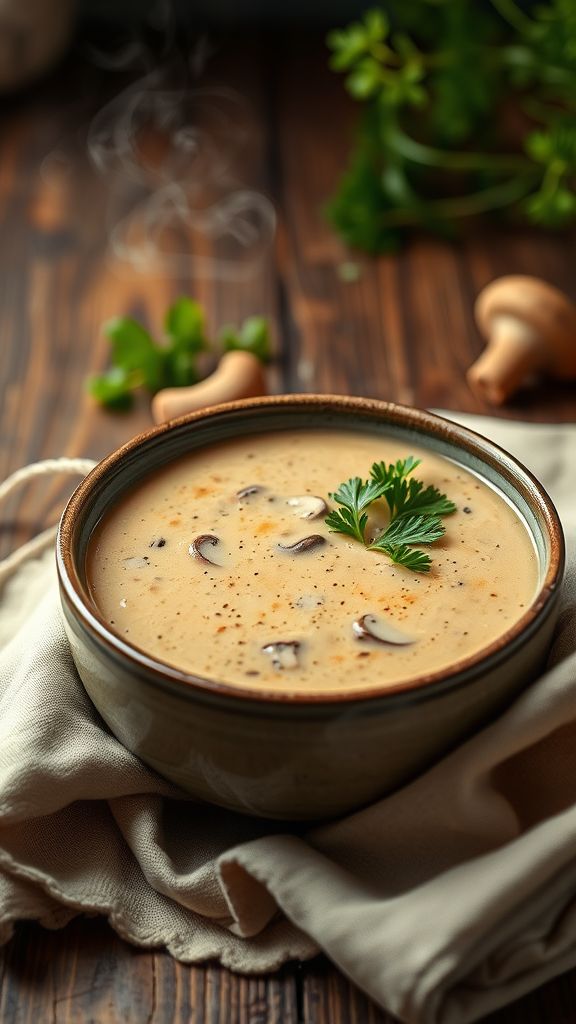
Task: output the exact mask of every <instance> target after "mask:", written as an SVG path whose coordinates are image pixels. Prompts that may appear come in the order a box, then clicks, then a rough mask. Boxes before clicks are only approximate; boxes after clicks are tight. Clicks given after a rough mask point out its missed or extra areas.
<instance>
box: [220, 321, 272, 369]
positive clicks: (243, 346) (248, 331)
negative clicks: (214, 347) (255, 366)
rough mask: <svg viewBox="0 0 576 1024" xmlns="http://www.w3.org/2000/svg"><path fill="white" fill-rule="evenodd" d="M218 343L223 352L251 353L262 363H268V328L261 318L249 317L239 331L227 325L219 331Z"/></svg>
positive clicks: (269, 354)
mask: <svg viewBox="0 0 576 1024" xmlns="http://www.w3.org/2000/svg"><path fill="white" fill-rule="evenodd" d="M220 343H221V345H222V346H223V348H224V351H225V352H234V351H238V350H240V351H242V352H252V354H253V355H255V356H256V357H257V358H258V359H260V360H261V361H262V362H263V363H266V362H268V360H269V359H270V356H271V354H272V346H271V343H270V328H269V326H268V321H267V320H266V319H265V317H263V316H249V317H247V319H246V320H244V322H243V324H242V326H241V327H240V330H238V328H237V327H235V326H234V325H233V324H228V325H227V326H226V327H223V328H222V330H221V331H220Z"/></svg>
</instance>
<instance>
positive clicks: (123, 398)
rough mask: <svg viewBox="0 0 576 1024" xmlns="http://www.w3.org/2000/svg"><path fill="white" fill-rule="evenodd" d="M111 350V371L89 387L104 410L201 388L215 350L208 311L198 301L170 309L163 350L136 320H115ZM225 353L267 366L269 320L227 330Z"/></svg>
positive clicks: (108, 329) (109, 331)
mask: <svg viewBox="0 0 576 1024" xmlns="http://www.w3.org/2000/svg"><path fill="white" fill-rule="evenodd" d="M104 333H105V334H106V335H107V337H108V338H109V340H110V345H111V353H110V355H111V362H112V366H111V368H110V369H109V370H108V371H107V372H106V373H104V374H102V375H100V376H96V377H91V378H90V379H89V381H88V390H89V392H90V394H91V395H92V396H93V397H94V398H95V399H96V400H97V401H98V402H100V403H101V404H102V405H106V406H108V407H109V408H112V409H127V408H129V407H130V405H131V404H132V400H133V394H134V392H135V391H136V390H137V389H138V388H144V389H145V390H146V391H149V392H150V393H151V394H155V393H156V392H157V391H160V389H161V388H166V387H180V386H183V385H184V386H185V385H189V384H195V383H196V382H197V381H198V380H200V377H201V374H200V371H199V367H198V356H199V355H200V354H201V353H202V352H206V351H208V350H209V349H210V348H211V347H213V346H211V344H210V342H209V340H208V337H207V333H206V325H205V318H204V311H203V309H202V307H201V306H200V305H199V303H198V302H195V301H194V299H190V298H187V297H182V298H180V299H177V301H176V302H174V303H173V304H172V305H171V306H170V308H169V309H168V311H167V313H166V316H165V319H164V333H165V340H164V342H163V343H162V344H159V343H158V342H156V341H155V340H154V339H153V338H152V336H151V335H150V334H149V333H148V331H147V330H145V328H144V327H142V325H141V324H139V323H138V322H137V321H136V320H133V319H132V318H131V317H115V318H114V319H113V320H109V321H108V323H107V324H105V326H104ZM219 347H220V348H224V349H225V350H226V351H228V350H231V349H243V350H245V351H247V352H252V353H253V354H254V355H255V356H257V357H258V358H259V359H261V360H262V361H265V360H267V359H268V358H269V357H270V352H271V346H270V332H269V328H268V323H267V321H266V320H265V319H264V318H263V317H249V318H248V319H247V320H245V321H244V323H243V324H242V326H241V327H240V329H238V328H236V327H235V326H233V325H230V326H227V327H226V328H223V330H222V331H221V334H220V337H219Z"/></svg>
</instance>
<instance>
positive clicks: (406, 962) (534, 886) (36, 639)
mask: <svg viewBox="0 0 576 1024" xmlns="http://www.w3.org/2000/svg"><path fill="white" fill-rule="evenodd" d="M459 418H461V419H462V420H464V419H465V420H466V422H468V423H469V424H470V425H475V426H476V427H477V428H478V429H482V430H483V432H484V433H486V434H488V435H489V436H492V437H493V438H494V439H495V440H497V441H499V442H500V443H501V444H502V445H503V446H504V447H506V448H508V449H509V450H511V451H512V452H514V453H516V454H517V455H519V456H520V457H521V458H522V459H523V461H525V462H526V463H527V464H528V465H529V466H530V467H531V468H532V469H533V470H534V472H535V473H536V474H537V475H538V476H540V478H541V479H542V480H543V482H544V483H545V484H546V486H547V487H548V488H549V490H550V492H551V494H552V495H553V497H554V498H555V500H556V502H557V504H558V506H559V509H560V512H561V515H562V517H563V520H564V524H565V527H566V530H567V533H568V534H569V539H570V542H571V564H572V570H571V577H570V578H569V579H568V581H567V585H566V590H565V596H564V611H563V613H562V617H561V620H560V623H559V626H558V629H557V631H556V636H555V640H554V645H553V649H552V653H551V657H550V667H549V670H548V671H547V672H546V674H545V675H544V676H543V677H542V678H541V679H540V680H539V681H538V683H537V684H535V685H533V686H531V687H530V688H529V689H528V690H527V691H526V692H525V693H524V694H523V695H522V696H521V697H520V698H519V699H518V700H517V701H516V703H515V704H514V705H513V706H512V707H511V708H510V709H509V711H508V712H507V713H505V714H504V715H503V716H502V717H501V718H500V719H499V720H498V721H496V722H495V723H494V724H492V725H491V726H489V727H488V728H486V729H485V730H484V731H483V732H481V733H479V734H478V735H477V736H475V737H474V738H473V739H471V740H470V741H469V742H468V743H466V744H465V745H463V746H462V747H460V748H459V749H458V750H456V751H455V752H454V753H452V754H451V755H450V756H449V757H447V758H446V759H445V760H444V761H442V762H440V763H439V764H437V765H436V766H435V767H434V768H432V769H431V770H430V771H428V772H427V773H426V774H424V775H422V776H421V777H420V778H419V779H417V780H416V781H415V782H413V783H412V784H411V785H409V786H407V787H405V788H404V789H403V790H401V791H400V792H398V793H396V794H395V795H393V796H390V797H388V798H387V799H384V800H382V801H381V802H379V803H377V804H374V805H373V806H372V807H370V808H368V809H367V810H363V811H361V812H359V813H357V814H355V815H352V816H349V817H347V818H345V819H343V820H342V821H339V822H337V823H333V824H330V825H324V826H320V827H317V828H315V829H312V830H308V831H307V832H306V831H304V829H303V830H302V832H301V833H300V834H297V833H293V834H289V835H288V834H283V833H282V832H281V830H280V829H279V826H278V825H272V826H271V825H270V824H269V823H266V822H261V821H255V820H251V819H249V818H244V817H241V816H239V815H234V814H232V813H230V812H227V811H223V810H220V809H218V808H213V807H210V806H208V805H206V804H200V803H198V802H196V801H194V800H192V799H189V800H186V799H183V798H182V796H181V794H180V793H178V792H177V791H176V790H175V789H174V788H173V787H172V786H171V785H169V784H168V783H165V782H163V781H162V780H161V779H160V778H159V777H158V776H156V775H155V774H154V773H153V772H151V771H149V770H148V769H147V768H146V767H145V766H144V765H142V764H141V763H140V762H139V761H138V760H137V759H136V758H135V757H133V756H132V755H131V754H130V753H128V751H126V750H125V749H124V748H123V747H122V746H121V745H120V744H119V743H118V742H117V741H116V740H115V739H114V738H113V737H112V736H111V735H110V733H109V732H108V731H107V729H106V727H105V726H104V725H103V724H102V722H101V721H100V719H99V717H98V715H97V713H96V712H95V710H94V709H93V707H92V705H91V704H90V701H89V700H88V698H87V697H86V695H85V693H84V690H83V688H82V685H81V683H80V682H79V680H78V677H77V675H76V673H75V670H74V666H73V664H72V661H71V657H70V653H69V650H68V647H67V644H66V640H65V637H64V633H63V630H62V625H61V621H60V613H59V605H58V597H57V594H56V589H55V577H54V569H53V564H52V557H51V556H46V557H44V558H42V559H39V560H36V561H33V562H28V563H27V564H26V565H25V566H24V568H23V569H21V570H20V571H19V573H18V574H17V576H15V577H14V578H13V579H12V580H11V581H10V582H9V583H8V584H7V585H6V586H5V588H4V591H3V595H2V601H1V605H0V941H1V940H4V941H6V940H7V939H8V938H9V937H10V935H11V932H12V922H13V921H15V920H17V919H21V918H34V919H38V920H39V921H41V922H42V924H44V925H45V926H47V927H50V928H57V927H61V926H62V925H64V924H65V923H66V922H67V921H68V920H69V919H70V918H71V917H73V916H74V915H75V914H77V913H79V912H83V911H84V912H97V913H101V914H104V915H105V916H106V917H107V918H108V920H109V921H110V923H111V925H112V926H113V927H114V928H115V929H116V931H117V932H118V933H119V934H120V935H122V936H123V937H125V938H126V939H128V940H130V941H131V942H134V943H137V944H139V945H143V946H165V947H166V948H167V949H168V950H169V951H170V953H172V954H173V955H174V956H175V957H177V958H178V959H180V960H183V961H189V962H197V961H200V960H203V959H205V958H209V957H216V958H218V959H219V960H220V961H221V962H222V963H223V964H225V965H226V966H228V967H232V968H234V969H236V970H238V971H244V972H253V971H263V970H269V969H273V968H275V967H277V966H278V965H279V964H281V963H283V962H284V961H286V960H289V959H291V958H295V957H301V958H306V957H310V956H312V955H314V954H315V953H316V952H318V951H319V950H321V949H322V950H324V951H325V952H326V953H327V954H328V956H330V957H331V958H332V960H333V961H334V962H335V963H336V964H338V965H339V966H340V967H341V968H342V970H343V971H345V972H346V974H348V975H349V977H350V978H352V979H353V981H355V982H356V983H357V984H358V985H360V986H361V987H362V988H363V989H364V990H365V991H366V992H368V993H369V994H370V995H371V996H372V997H373V998H374V999H375V1000H376V1001H377V1002H378V1003H380V1004H381V1005H382V1006H384V1007H386V1008H387V1009H388V1010H389V1011H391V1012H392V1013H394V1014H396V1015H397V1016H398V1017H400V1018H401V1019H402V1020H404V1021H408V1022H413V1024H416V1022H418V1024H419V1022H422V1024H436V1022H438V1024H440V1022H441V1024H465V1022H467V1021H473V1020H476V1019H477V1018H478V1017H480V1016H483V1015H484V1014H485V1013H488V1012H489V1011H490V1010H492V1009H494V1008H495V1007H498V1006H500V1005H502V1004H504V1003H506V1002H507V1001H509V1000H512V999H514V998H516V997H518V996H520V995H521V994H522V993H524V992H526V991H528V990H529V989H531V988H533V987H534V986H536V985H539V984H540V983H542V982H543V981H545V980H546V979H547V978H550V977H552V976H553V975H555V974H557V973H559V972H561V971H564V970H565V969H567V968H569V967H571V966H573V965H574V964H576V804H575V801H576V606H575V600H576V588H575V586H574V555H575V551H574V546H573V543H572V542H573V540H574V532H575V528H576V514H575V509H574V484H573V480H574V475H575V474H574V470H575V467H576V427H572V426H570V427H543V426H532V425H524V424H513V423H509V422H501V421H496V420H493V421H491V420H487V421H485V422H482V421H475V420H473V419H472V418H470V417H466V418H465V417H459Z"/></svg>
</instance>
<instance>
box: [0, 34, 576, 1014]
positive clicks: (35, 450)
mask: <svg viewBox="0 0 576 1024" xmlns="http://www.w3.org/2000/svg"><path fill="white" fill-rule="evenodd" d="M324 60H325V58H324V54H323V51H322V48H321V46H320V45H319V44H318V42H317V41H316V42H312V43H309V42H308V41H307V40H305V39H304V40H303V39H292V40H291V39H287V40H279V39H276V40H273V41H270V40H265V41H262V42H261V43H260V42H259V41H258V40H256V41H255V42H252V43H250V45H249V46H247V45H244V44H243V47H239V46H238V45H237V44H236V45H225V44H224V45H222V46H219V47H218V53H217V55H216V57H215V58H214V60H213V62H212V64H211V70H210V72H209V80H211V81H213V82H219V83H220V84H223V85H224V86H225V87H226V88H228V87H232V88H234V89H236V90H238V91H239V92H240V93H241V95H243V96H246V97H248V98H249V100H250V103H251V105H252V110H253V114H252V127H251V131H250V136H249V144H248V145H247V146H245V147H244V149H243V150H242V151H241V153H240V154H239V156H238V164H237V169H236V170H237V175H238V179H239V180H240V181H243V182H244V183H245V184H248V185H249V186H251V187H255V188H258V189H260V190H262V191H263V193H264V194H267V195H270V196H271V197H272V199H273V200H274V202H275V204H276V209H277V212H278V215H279V226H278V236H277V244H276V248H275V250H274V251H273V252H272V251H271V252H270V253H269V255H268V256H267V257H266V258H265V259H264V260H263V261H262V265H261V266H260V268H259V270H258V272H257V273H256V274H255V275H254V276H253V277H252V279H251V280H249V281H247V282H239V281H228V282H226V281H222V280H210V279H209V278H205V277H200V278H198V277H195V275H194V261H193V260H191V263H190V267H189V268H188V267H186V268H184V269H183V270H180V271H179V272H178V273H177V274H176V275H175V276H174V277H171V278H166V277H165V276H164V275H162V274H159V273H148V274H142V273H139V272H136V271H134V270H133V269H130V268H129V267H127V266H125V265H123V264H121V262H120V261H118V260H117V259H114V258H112V257H111V256H110V253H109V247H108V242H109V224H108V222H107V213H106V211H107V201H106V187H105V186H106V184H107V183H106V182H103V181H102V180H101V179H99V178H98V176H96V175H95V174H94V171H93V168H92V167H91V165H90V162H89V160H88V157H87V154H86V148H85V136H86V128H87V126H88V124H89V123H90V120H91V118H92V117H93V116H94V113H95V112H96V111H97V110H98V109H100V108H101V106H102V104H103V103H104V102H105V101H106V99H107V98H110V97H111V96H113V95H114V94H115V93H116V92H117V91H118V89H119V88H120V87H122V86H123V85H125V84H126V83H127V81H128V80H129V76H128V75H127V74H120V75H118V76H116V77H115V76H112V77H110V74H105V73H102V72H99V71H98V70H95V69H94V67H92V66H90V65H89V64H87V63H86V62H85V61H82V60H80V59H79V58H78V57H75V58H73V59H72V60H70V61H69V62H67V63H66V64H65V65H64V66H63V67H62V68H61V69H60V71H58V72H57V73H56V74H55V75H53V76H52V78H50V79H48V80H47V81H46V82H44V83H42V85H41V86H40V87H38V88H37V89H33V90H30V91H29V92H26V93H24V94H22V95H20V96H17V97H14V98H11V99H4V100H2V102H1V104H0V108H1V109H0V113H1V114H2V120H3V126H4V134H3V140H2V142H1V144H0V146H1V148H0V237H1V238H2V240H3V244H2V246H1V247H0V393H1V394H2V402H1V405H0V477H4V476H5V475H6V474H7V473H8V472H10V471H11V470H12V469H15V468H17V467H18V466H20V465H23V464H24V463H26V462H29V461H32V460H35V459H38V458H42V457H47V456H53V455H56V454H69V455H80V454H81V455H86V456H92V457H95V458H98V457H101V456H102V455H104V454H105V453H106V452H107V451H109V450H111V449H112V448H114V447H116V446H117V445H119V444H120V443H121V442H122V441H124V440H125V439H127V438H128V437H130V436H132V435H133V434H135V433H136V432H138V431H139V430H141V429H144V428H145V427H146V426H148V425H149V423H150V417H149V413H148V408H147V404H146V402H145V401H141V402H140V403H139V404H138V406H137V408H136V409H135V410H134V411H133V412H132V413H131V414H130V415H129V416H125V417H113V416H111V415H109V414H107V413H104V412H102V411H101V410H99V409H97V408H96V407H95V406H94V405H93V403H92V402H91V400H90V399H89V398H88V397H87V396H86V394H85V392H84V388H83V381H84V378H85V376H86V374H87V373H88V372H94V371H97V370H99V369H101V368H102V367H103V366H104V365H105V364H106V360H107V343H106V341H105V339H104V338H103V337H102V335H101V333H100V324H101V323H102V321H103V320H105V319H106V318H107V317H108V316H112V315H114V314H116V313H118V312H120V311H121V312H130V313H132V314H133V315H136V316H139V317H141V318H142V319H144V320H146V321H147V322H148V323H149V325H150V327H151V328H156V329H158V327H159V325H160V322H161V317H162V314H163V311H164V309H165V308H166V306H167V304H168V303H169V301H170V300H171V299H172V298H174V297H176V296H177V295H178V294H180V293H182V292H186V293H192V294H194V295H195V296H196V297H198V298H199V299H200V300H201V301H202V302H203V303H204V304H205V306H206V309H207V314H208V319H209V322H210V323H211V324H212V325H213V326H214V327H218V326H219V325H220V324H222V323H224V322H225V321H227V320H238V319H240V318H242V317H243V316H246V315H249V314H250V313H253V312H263V313H265V314H267V315H269V316H271V317H272V318H273V319H274V322H275V327H276V333H277V346H278V350H279V351H278V359H277V363H276V365H275V367H274V368H273V370H272V373H271V381H272V388H273V389H278V390H281V389H283V390H302V391H314V390H317V391H334V392H348V393H357V394H369V395H375V396H378V397H381V398H388V399H394V400H396V401H401V402H406V403H415V404H421V405H440V406H445V407H447V408H450V407H452V408H455V409H461V410H467V411H485V412H488V411H490V410H488V409H487V408H485V407H482V406H481V404H480V403H479V402H478V400H477V399H476V398H475V397H474V396H473V395H472V394H471V393H470V391H469V390H468V388H467V386H466V383H465V380H464V371H465V369H466V367H467V366H468V365H469V363H470V361H471V360H472V359H473V358H474V357H475V355H476V354H477V353H478V352H479V351H480V347H481V342H480V339H479V337H478V335H477V332H476V330H475V327H474V323H473V318H472V312H471V307H472V302H473V299H474V297H475V295H476V293H477V291H478V290H479V289H480V288H481V287H482V286H483V285H484V284H485V283H487V282H488V281H489V280H490V279H491V278H492V277H494V276H497V275H499V274H503V273H517V272H521V273H535V274H541V275H542V276H545V277H547V278H548V279H549V280H550V281H552V282H553V283H555V284H557V285H558V286H560V287H562V288H565V289H566V290H567V291H568V292H569V294H571V295H572V297H573V298H576V290H575V289H576V286H575V283H574V280H573V274H572V268H573V267H574V265H575V263H576V236H574V235H572V236H566V237H562V238H561V237H554V236H548V235H541V234H538V235H535V234H533V233H531V232H526V231H520V230H518V231H513V232H507V233H498V232H496V231H494V230H489V229H483V230H482V231H480V232H476V233H475V234H474V235H473V236H470V237H469V238H468V239H465V240H463V242H462V243H461V244H460V245H451V244H448V243H444V242H438V241H436V240H431V239H427V238H418V239H415V240H414V241H413V242H412V243H411V244H410V245H409V246H408V247H407V248H406V249H405V250H404V251H403V252H401V253H399V254H398V255H395V256H387V257H383V258H381V259H378V260H370V259H367V258H365V257H362V256H358V255H355V254H352V255H351V254H349V253H347V252H346V251H345V249H344V248H343V246H342V245H341V243H340V242H339V241H338V240H337V239H336V238H335V236H334V235H333V233H332V232H331V230H330V229H329V227H328V226H327V225H326V223H325V221H324V218H323V216H322V206H323V203H324V201H325V199H326V197H327V196H328V194H329V193H330V191H331V190H332V188H333V187H334V185H335V183H336V180H337V177H338V174H339V173H340V171H341V170H342V168H343V166H344V163H345V160H346V154H347V150H348V145H349V140H350V136H351V131H352V123H353V117H354V111H353V109H352V106H351V105H350V104H349V103H347V102H346V101H345V99H344V97H343V94H342V90H341V85H340V83H339V82H338V81H337V79H336V78H334V77H332V76H331V75H329V74H328V73H327V72H326V70H325V67H324ZM128 198H129V197H126V198H125V201H128ZM208 255H209V247H208ZM346 261H348V262H350V261H352V262H353V263H354V265H355V267H356V268H357V273H358V278H357V280H355V281H351V282H347V281H346V280H344V279H343V270H342V264H343V263H345V262H346ZM348 269H349V268H348ZM344 276H345V275H344ZM575 395H576V392H575V390H574V389H573V388H570V387H560V388H547V389H542V390H538V391H537V392H533V393H528V394H525V395H524V396H523V397H522V398H521V399H519V400H518V401H517V402H515V403H514V404H513V405H511V406H510V407H509V408H508V409H507V410H505V411H504V413H503V414H504V415H509V416H517V417H525V418H528V419H547V418H550V419H557V420H574V419H575V418H576V399H575ZM64 494H65V488H62V487H60V486H59V485H51V486H44V488H43V489H42V487H41V486H39V485H38V486H35V488H34V490H30V491H28V492H26V493H25V494H24V495H23V497H22V499H21V500H20V501H14V502H13V503H12V505H11V507H10V509H9V513H10V514H9V517H8V518H9V519H12V520H13V521H14V522H13V523H10V522H6V520H5V517H3V523H4V525H3V526H2V527H1V528H0V553H1V552H6V551H7V550H8V549H9V548H10V546H12V545H13V544H15V543H18V542H19V541H20V540H21V539H23V538H24V537H25V536H27V535H28V534H29V533H31V532H33V531H35V530H36V529H38V528H39V527H41V526H43V525H45V524H46V522H48V521H50V520H53V519H54V518H55V517H56V515H57V513H58V512H59V510H60V508H61V505H62V501H63V498H64ZM16 521H17V525H16ZM574 1019H576V980H575V976H574V972H572V973H571V974H568V975H565V976H563V977H562V978H561V979H558V980H557V981H555V982H553V983H551V984H549V985H548V986H546V987H545V988H543V989H541V990H539V991H538V992H536V993H533V994H532V995H531V996H529V997H527V998H526V999H524V1000H521V1001H520V1002H518V1003H517V1004H515V1005H514V1006H512V1007H510V1008H507V1009H505V1010H503V1011H500V1012H499V1013H498V1014H494V1015H492V1016H491V1017H490V1018H489V1022H490V1024H520V1022H523V1024H524V1022H532V1021H534V1024H536V1022H537V1021H538V1022H540V1021H543V1020H550V1021H554V1024H564V1022H566V1024H568V1022H569V1021H570V1022H571V1021H573V1020H574ZM45 1020H46V1021H52V1022H54V1024H84V1022H90V1021H93V1022H95V1024H120V1022H130V1024H131V1022H134V1024H140V1022H141V1021H144V1020H146V1021H149V1022H150V1024H175V1022H177V1021H178V1022H186V1024H189V1022H192V1021H193V1022H194V1024H390V1022H391V1020H392V1018H391V1017H390V1016H389V1015H387V1014H385V1013H383V1012H381V1011H380V1010H378V1009H377V1008H376V1007H375V1006H374V1005H373V1004H372V1003H371V1002H370V1001H369V1000H368V999H367V998H366V997H365V996H364V995H363V994H362V993H361V992H359V991H358V990H357V989H356V988H355V987H354V986H352V985H350V984H349V982H348V981H347V980H346V979H345V978H344V977H343V976H342V975H340V974H339V973H338V972H337V971H336V970H335V969H333V968H331V967H330V966H329V965H328V964H327V963H326V962H325V961H323V960H321V959H319V960H316V961H314V962H313V963H312V964H310V965H304V966H303V967H302V968H300V969H298V970H296V969H294V968H286V969H285V970H284V971H283V972H281V973H280V974H278V975H274V976H271V977H264V978H242V977H239V976H236V975H233V974H231V973H230V972H227V971H224V970H221V969H220V968H218V967H217V966H214V965H208V966H205V967H187V966H183V965H181V964H177V963H175V962H174V961H172V960H171V959H170V958H169V957H167V956H166V955H165V954H164V953H162V952H161V951H160V952H158V951H154V952H150V951H142V950H135V949H133V948H132V947H129V946H127V945H126V944H124V943H123V942H122V941H121V940H120V939H118V938H117V936H116V935H115V934H114V933H113V932H112V931H111V930H110V929H109V928H108V927H107V926H106V925H105V924H104V923H103V922H102V921H99V920H89V919H79V920H77V921H75V922H73V923H72V924H70V925H69V926H68V927H67V928H66V929H64V930H63V931H61V932H56V933H50V932H45V931H43V930H42V929H40V928H37V927H36V926H34V925H30V924H26V925H21V926H19V928H18V929H17V933H16V936H15V938H14V939H13V940H12V942H11V943H10V944H9V945H8V946H7V947H6V948H5V949H4V950H1V951H0V1021H2V1024H27V1022H36V1021H41V1022H43V1021H45ZM486 1024H488V1020H487V1021H486Z"/></svg>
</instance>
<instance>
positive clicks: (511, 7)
mask: <svg viewBox="0 0 576 1024" xmlns="http://www.w3.org/2000/svg"><path fill="white" fill-rule="evenodd" d="M491 3H492V6H493V8H494V10H496V11H497V12H498V14H499V15H500V17H501V18H502V19H503V20H504V21H506V22H507V23H508V25H510V27H511V28H514V29H516V31H517V32H520V33H521V34H524V33H525V32H530V31H531V29H532V28H533V25H534V23H533V21H532V19H531V18H529V17H528V15H527V14H525V13H524V11H522V10H521V9H520V7H518V6H517V4H515V3H514V0H491Z"/></svg>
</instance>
